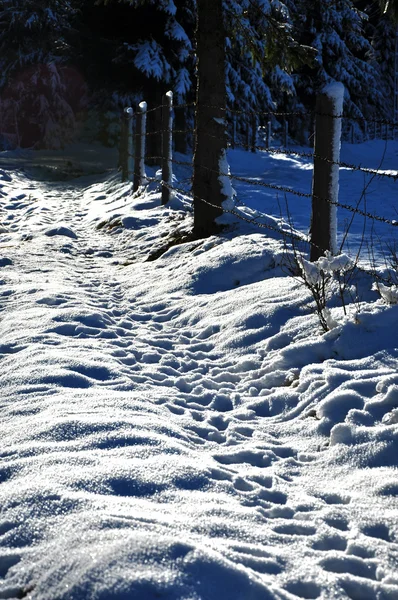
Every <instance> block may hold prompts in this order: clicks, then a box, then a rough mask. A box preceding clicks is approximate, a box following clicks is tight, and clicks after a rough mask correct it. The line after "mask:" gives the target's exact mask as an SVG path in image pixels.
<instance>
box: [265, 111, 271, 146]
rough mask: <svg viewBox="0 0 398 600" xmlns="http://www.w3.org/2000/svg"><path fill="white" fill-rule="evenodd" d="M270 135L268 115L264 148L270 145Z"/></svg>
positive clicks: (269, 116) (269, 117)
mask: <svg viewBox="0 0 398 600" xmlns="http://www.w3.org/2000/svg"><path fill="white" fill-rule="evenodd" d="M271 135H272V122H271V115H268V119H267V128H266V130H265V146H266V148H270V146H271Z"/></svg>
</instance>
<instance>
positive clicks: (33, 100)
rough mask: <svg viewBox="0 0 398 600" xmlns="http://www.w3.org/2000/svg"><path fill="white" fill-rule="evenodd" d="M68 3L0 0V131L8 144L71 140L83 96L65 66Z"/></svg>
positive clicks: (74, 76)
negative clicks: (0, 0)
mask: <svg viewBox="0 0 398 600" xmlns="http://www.w3.org/2000/svg"><path fill="white" fill-rule="evenodd" d="M75 15H76V8H75V7H74V6H73V5H72V3H71V1H69V0H68V1H61V0H39V1H38V0H3V1H2V2H1V4H0V73H1V76H0V108H1V123H0V125H1V131H2V135H3V139H4V138H6V139H7V140H8V142H9V143H10V144H11V145H17V146H24V147H27V146H34V145H36V146H37V145H43V146H47V147H58V146H59V145H60V144H62V143H63V142H64V141H67V140H68V139H71V137H72V136H73V133H74V127H75V114H76V112H77V111H78V110H79V109H80V104H81V100H82V99H83V98H84V85H83V81H82V80H81V78H80V77H79V74H78V73H77V72H76V71H74V70H73V69H71V68H70V67H69V66H68V65H67V59H68V57H69V54H70V48H69V45H68V42H67V38H66V31H67V29H68V28H69V27H70V25H71V23H72V22H73V20H74V18H75Z"/></svg>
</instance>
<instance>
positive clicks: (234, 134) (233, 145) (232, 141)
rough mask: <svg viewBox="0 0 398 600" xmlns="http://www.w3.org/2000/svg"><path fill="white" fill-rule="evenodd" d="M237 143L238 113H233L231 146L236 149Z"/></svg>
mask: <svg viewBox="0 0 398 600" xmlns="http://www.w3.org/2000/svg"><path fill="white" fill-rule="evenodd" d="M235 145H236V115H232V119H231V148H232V149H234V148H235Z"/></svg>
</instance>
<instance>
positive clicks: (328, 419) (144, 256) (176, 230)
mask: <svg viewBox="0 0 398 600" xmlns="http://www.w3.org/2000/svg"><path fill="white" fill-rule="evenodd" d="M75 150H76V149H75ZM383 152H384V143H383V142H380V141H376V142H367V143H366V144H362V145H358V146H350V145H348V144H347V145H343V147H342V160H346V161H348V162H355V163H359V162H361V163H362V164H363V165H364V166H369V167H370V168H375V167H377V164H378V161H379V159H380V157H381V156H382V153H383ZM66 155H67V154H66V153H64V154H62V153H58V154H57V153H53V154H51V155H48V154H47V155H46V154H45V153H42V157H43V158H42V160H43V161H44V162H45V163H46V166H45V168H44V167H43V166H40V164H34V162H35V160H36V158H35V157H36V156H40V153H39V154H37V155H35V157H32V156H31V155H30V154H29V155H27V158H26V156H25V158H24V157H21V155H18V154H17V153H14V154H13V153H10V152H8V153H2V155H1V161H2V162H1V171H0V179H1V181H0V183H1V191H0V194H1V205H0V209H1V213H0V215H1V227H2V229H1V244H0V269H1V273H0V283H1V285H0V296H1V303H0V309H1V324H0V327H1V338H0V357H1V374H0V380H1V392H2V394H1V405H2V406H1V408H2V419H1V422H0V428H1V429H0V431H1V441H2V444H1V448H0V482H1V485H0V506H1V513H0V545H1V548H0V597H1V598H30V599H32V600H86V599H102V600H105V599H107V600H108V599H114V600H116V599H117V600H122V599H123V600H125V599H127V598H129V599H130V598H134V599H135V598H136V599H139V600H154V599H155V598H165V599H168V600H230V599H231V600H268V599H284V600H294V599H301V598H314V599H315V598H316V599H321V600H331V599H342V600H346V599H352V600H368V599H369V600H396V599H397V598H398V520H397V508H398V500H397V498H398V478H397V466H398V369H397V366H398V360H397V359H398V343H397V335H396V332H397V323H398V306H397V305H396V304H395V305H390V304H389V303H388V302H386V299H385V298H384V299H383V297H381V296H380V293H379V292H378V291H377V289H376V290H372V289H371V288H372V283H373V282H372V278H371V277H370V276H367V275H366V274H364V273H361V274H359V275H358V276H357V291H358V297H357V298H354V299H353V300H352V302H349V303H348V306H347V314H346V315H344V313H343V309H342V307H341V304H340V302H339V298H338V297H336V298H332V300H331V304H330V311H331V315H332V316H333V319H334V321H335V322H336V326H335V327H334V328H333V329H332V330H331V331H329V332H327V333H322V330H321V328H320V325H319V322H318V319H317V316H316V314H315V310H314V304H313V299H312V297H311V295H310V293H309V291H308V290H307V289H306V288H305V286H303V284H302V281H300V279H299V278H297V277H292V276H291V275H290V274H289V268H288V267H289V260H290V259H291V254H289V253H287V252H286V249H285V248H284V243H283V239H282V238H281V236H280V235H279V234H278V233H276V232H274V231H268V230H265V229H258V228H256V227H255V226H253V225H249V224H248V223H245V222H243V221H242V222H239V221H236V224H235V227H234V228H233V229H232V230H231V231H229V232H225V233H223V234H222V235H220V236H218V237H217V236H213V237H210V238H208V239H205V240H195V241H187V242H185V243H182V244H179V245H171V241H172V240H173V239H181V238H182V239H183V236H184V235H185V234H186V233H187V232H188V231H189V230H190V227H191V225H192V214H191V212H190V211H191V202H190V199H189V196H188V195H187V196H184V195H182V194H179V193H176V194H174V196H173V198H172V201H171V203H170V206H167V207H162V206H160V200H161V194H160V191H159V189H158V188H157V187H156V185H155V184H154V183H151V184H150V186H149V187H148V188H147V190H146V191H145V192H143V193H140V194H138V195H136V196H133V195H132V192H131V184H130V183H121V182H120V174H117V173H116V171H115V170H112V169H113V166H114V165H115V164H116V157H115V156H113V155H110V156H107V157H106V161H107V166H109V167H110V169H111V170H106V169H105V167H104V169H103V171H104V172H103V173H102V174H98V172H97V171H98V170H101V169H99V167H98V164H94V163H95V159H93V157H91V159H90V160H91V161H92V162H90V163H89V168H88V167H87V165H88V162H87V160H86V161H85V159H82V158H81V156H82V155H81V156H80V161H81V162H80V163H79V159H76V161H75V162H74V163H73V165H72V166H71V165H68V164H67V163H66ZM94 156H95V155H94ZM63 157H64V158H63ZM97 160H99V159H97ZM397 160H398V144H397V143H393V142H389V144H388V148H387V151H386V153H385V160H384V163H383V164H382V166H381V168H383V169H386V170H394V169H397V168H398V162H397ZM228 162H229V164H230V166H231V172H232V173H235V174H241V175H244V176H246V177H255V178H257V179H260V180H264V181H268V182H270V183H275V184H283V185H287V184H288V185H291V186H292V187H293V188H294V189H297V190H302V191H304V192H308V191H309V189H310V185H311V172H310V170H309V161H308V160H307V159H304V158H297V157H296V158H294V157H292V158H291V160H290V159H286V157H284V158H283V160H280V159H279V157H278V156H269V155H266V154H264V153H258V154H256V155H253V154H251V153H244V152H242V151H234V152H230V153H229V156H228ZM93 164H94V166H93ZM62 165H64V166H63V167H62ZM22 167H24V169H25V170H24V171H22V170H21V169H22ZM72 167H73V168H72ZM76 168H79V169H81V174H82V176H81V177H78V178H75V179H69V180H65V181H54V180H55V179H57V176H56V175H57V173H59V171H60V170H62V169H64V171H65V173H66V174H65V179H66V177H67V174H68V170H69V173H70V172H72V175H73V169H76ZM147 169H148V171H149V170H151V173H150V174H151V176H152V175H153V173H152V169H151V168H150V167H147ZM64 171H62V172H63V173H64ZM87 171H91V174H85V175H84V173H85V172H87ZM93 173H94V174H93ZM176 175H177V179H184V178H186V177H187V173H186V172H183V171H181V172H179V171H177V172H176ZM365 177H369V176H367V175H365ZM60 178H61V177H59V179H60ZM50 179H51V180H52V181H50ZM363 184H364V174H363V173H357V172H354V173H353V172H351V171H349V170H343V169H342V170H341V173H340V200H341V201H342V202H345V203H351V204H352V205H353V206H355V205H356V202H357V200H358V198H359V197H360V195H361V191H362V189H363ZM397 186H398V182H397V181H394V180H392V179H386V180H381V179H377V178H375V179H373V180H372V183H371V185H370V187H369V190H368V193H367V205H366V210H369V211H372V212H375V213H378V214H382V215H384V216H386V217H388V218H389V219H391V218H394V214H395V215H396V208H395V207H396V201H397V197H398V195H397V191H398V187H397ZM233 187H234V188H235V189H236V192H237V199H238V204H237V210H238V211H239V210H242V211H244V210H246V213H245V214H250V215H251V216H253V215H254V214H257V215H259V214H260V213H261V214H262V217H261V219H262V222H263V223H268V224H273V225H278V224H279V225H280V226H281V227H283V228H285V229H286V228H287V224H286V220H285V218H286V204H285V199H284V198H283V197H282V198H281V197H280V195H279V197H278V195H277V193H275V191H273V190H271V189H266V188H261V187H256V186H255V185H248V184H243V183H242V182H236V181H233ZM287 200H288V205H289V212H290V217H291V220H292V222H293V225H294V226H295V227H296V228H297V231H298V232H301V233H302V235H303V237H304V236H305V235H306V234H307V232H308V225H309V214H310V204H309V200H308V199H305V198H287ZM239 202H244V203H245V204H247V205H248V206H249V208H248V209H244V208H243V207H242V206H240V205H239ZM338 213H339V215H338V216H339V239H340V241H341V240H342V237H343V235H342V234H343V232H344V223H345V222H348V219H349V214H348V216H347V215H346V214H345V213H344V212H343V211H342V210H340V209H339V211H338ZM242 214H243V213H242ZM267 215H268V216H267ZM231 218H232V217H231ZM239 223H240V224H239ZM367 227H368V226H367ZM362 230H363V222H362V221H361V219H359V218H358V216H356V217H355V219H354V223H353V225H352V227H351V230H350V232H349V234H348V237H347V241H348V244H346V247H344V248H343V250H342V252H343V253H344V254H346V255H348V256H350V257H353V256H354V257H355V252H356V251H357V249H358V247H359V245H360V240H361V237H362ZM370 232H371V230H370V229H369V228H368V229H366V230H365V235H366V236H367V238H366V239H367V241H368V242H370V241H371V237H370ZM395 232H396V229H395V228H394V227H391V226H387V225H384V224H382V223H376V225H375V228H374V229H373V230H372V235H373V246H374V257H375V260H376V261H377V264H378V265H379V266H380V269H381V271H380V272H382V270H383V269H384V267H385V265H384V264H383V255H384V254H385V252H384V250H383V249H382V246H381V239H383V241H387V240H388V239H389V236H390V235H391V244H393V243H394V239H396V238H394V236H395ZM363 246H364V248H365V247H366V243H365V244H363ZM289 257H290V258H289ZM369 260H370V259H369V256H368V255H367V254H366V252H365V250H364V261H365V262H369ZM341 264H342V263H341ZM344 264H346V263H344ZM339 265H340V263H339ZM335 266H336V265H335ZM340 266H341V265H340ZM332 270H333V269H332ZM394 293H395V292H394Z"/></svg>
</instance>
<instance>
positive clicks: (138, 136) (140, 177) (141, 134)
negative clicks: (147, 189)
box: [133, 102, 147, 192]
mask: <svg viewBox="0 0 398 600" xmlns="http://www.w3.org/2000/svg"><path fill="white" fill-rule="evenodd" d="M146 109H147V104H146V102H141V103H140V104H139V105H138V110H137V114H136V131H135V150H134V181H133V191H134V192H136V191H137V190H138V188H140V187H141V186H142V185H144V182H145V178H146V173H145V139H146Z"/></svg>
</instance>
